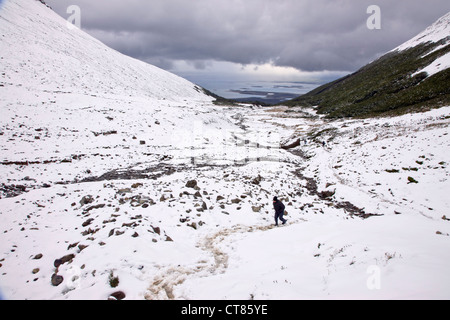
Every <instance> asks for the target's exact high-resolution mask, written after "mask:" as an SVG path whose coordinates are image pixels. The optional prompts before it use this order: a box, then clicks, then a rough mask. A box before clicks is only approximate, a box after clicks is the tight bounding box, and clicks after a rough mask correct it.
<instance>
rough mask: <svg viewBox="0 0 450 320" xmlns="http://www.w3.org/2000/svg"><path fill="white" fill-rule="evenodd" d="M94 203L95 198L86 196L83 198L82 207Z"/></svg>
mask: <svg viewBox="0 0 450 320" xmlns="http://www.w3.org/2000/svg"><path fill="white" fill-rule="evenodd" d="M92 202H94V198H93V197H92V196H91V195H87V196H84V197H83V198H81V200H80V205H81V206H84V205H85V204H89V203H92Z"/></svg>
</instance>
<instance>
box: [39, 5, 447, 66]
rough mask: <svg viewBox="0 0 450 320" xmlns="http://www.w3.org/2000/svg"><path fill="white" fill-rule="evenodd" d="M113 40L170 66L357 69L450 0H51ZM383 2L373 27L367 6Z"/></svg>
mask: <svg viewBox="0 0 450 320" xmlns="http://www.w3.org/2000/svg"><path fill="white" fill-rule="evenodd" d="M47 3H49V4H50V5H51V6H52V7H53V8H54V10H55V11H56V12H58V13H59V14H60V15H62V16H63V17H68V16H69V15H70V14H68V13H67V12H66V10H67V7H68V6H69V5H78V6H79V7H80V8H81V17H82V28H83V29H84V30H86V31H88V32H89V33H91V34H92V35H94V36H95V37H97V38H99V39H100V40H102V41H103V42H105V43H106V44H108V45H109V46H111V47H113V48H115V49H117V50H119V51H121V52H123V53H125V54H128V55H131V56H134V57H136V58H139V59H142V60H146V61H148V62H150V63H153V64H156V65H159V66H161V67H164V68H166V69H170V67H171V66H172V61H175V60H185V61H191V62H192V63H193V64H194V65H195V66H196V67H197V68H199V69H201V68H204V67H205V65H204V62H202V61H206V60H216V61H228V62H234V63H240V64H263V63H267V62H270V63H273V64H274V65H278V66H290V67H294V68H297V69H299V70H304V71H320V70H348V71H351V70H355V69H357V68H359V67H361V66H362V65H364V64H366V63H367V62H369V61H371V60H373V59H375V58H376V57H378V56H380V55H381V54H383V53H384V52H386V51H389V50H391V49H393V48H394V47H396V46H398V45H400V44H401V43H402V42H404V41H406V40H408V39H409V38H411V37H413V36H415V35H416V34H417V33H418V32H420V31H422V30H423V29H424V28H426V27H427V26H428V25H430V24H431V23H433V22H434V21H435V20H437V19H438V18H439V17H441V16H443V15H444V14H445V13H447V12H448V11H450V2H449V1H448V0H429V1H422V0H397V1H391V0H379V1H377V0H314V1H310V0H277V1H274V0H192V1H186V0H150V1H148V0H127V1H119V0H96V1H92V0H47ZM372 4H375V5H378V6H380V8H381V21H382V28H381V30H369V29H368V28H367V26H366V21H367V19H368V18H369V16H370V15H369V14H367V12H366V11H367V7H368V6H369V5H372Z"/></svg>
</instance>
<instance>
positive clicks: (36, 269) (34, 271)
mask: <svg viewBox="0 0 450 320" xmlns="http://www.w3.org/2000/svg"><path fill="white" fill-rule="evenodd" d="M39 271H40V270H39V268H34V269H33V271H31V272H32V273H33V274H36V273H38V272H39Z"/></svg>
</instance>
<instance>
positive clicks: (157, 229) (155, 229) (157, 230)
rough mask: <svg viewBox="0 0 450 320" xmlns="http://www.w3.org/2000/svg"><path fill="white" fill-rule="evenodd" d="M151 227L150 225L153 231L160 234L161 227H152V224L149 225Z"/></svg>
mask: <svg viewBox="0 0 450 320" xmlns="http://www.w3.org/2000/svg"><path fill="white" fill-rule="evenodd" d="M151 227H152V229H153V232H154V233H156V234H158V235H161V229H160V228H159V227H154V226H151Z"/></svg>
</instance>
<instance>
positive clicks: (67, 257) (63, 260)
mask: <svg viewBox="0 0 450 320" xmlns="http://www.w3.org/2000/svg"><path fill="white" fill-rule="evenodd" d="M74 258H75V255H74V254H73V253H72V254H68V255H65V256H64V257H62V258H60V259H56V260H55V261H54V262H53V265H54V266H55V268H58V267H59V266H60V265H62V264H64V263H66V262H70V261H72V260H73V259H74Z"/></svg>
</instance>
